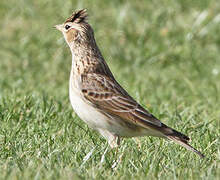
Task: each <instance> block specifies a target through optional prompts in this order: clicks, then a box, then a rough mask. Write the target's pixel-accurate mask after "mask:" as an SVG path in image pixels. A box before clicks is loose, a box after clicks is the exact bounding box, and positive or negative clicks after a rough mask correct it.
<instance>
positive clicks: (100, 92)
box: [82, 73, 161, 127]
mask: <svg viewBox="0 0 220 180" xmlns="http://www.w3.org/2000/svg"><path fill="white" fill-rule="evenodd" d="M82 93H83V96H84V97H85V98H86V99H87V100H88V101H89V102H90V103H92V104H93V105H94V106H96V107H98V108H99V109H100V110H102V111H105V112H107V113H109V114H111V115H113V116H114V115H115V116H118V117H120V118H122V119H123V120H126V121H127V122H128V123H131V124H135V125H136V126H142V127H146V126H147V127H148V126H152V125H154V126H156V127H161V122H160V120H158V119H157V118H156V117H154V116H153V115H152V114H150V113H149V112H148V111H147V110H145V109H144V108H143V107H142V106H141V105H140V104H138V103H137V102H136V101H135V100H134V99H133V98H132V97H131V96H129V95H128V93H127V92H126V91H125V90H124V89H123V88H122V87H121V86H120V85H119V84H118V83H117V82H116V81H115V79H113V78H110V77H107V76H103V75H99V74H96V73H90V74H87V75H84V76H83V81H82Z"/></svg>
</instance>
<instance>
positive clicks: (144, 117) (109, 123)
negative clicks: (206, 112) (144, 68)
mask: <svg viewBox="0 0 220 180" xmlns="http://www.w3.org/2000/svg"><path fill="white" fill-rule="evenodd" d="M55 28H56V29H57V30H59V31H61V32H62V34H63V36H64V39H65V41H66V43H67V44H68V46H69V48H70V51H71V54H72V66H71V71H70V79H69V98H70V102H71V105H72V108H73V110H74V111H75V113H76V114H77V115H78V116H79V117H80V119H81V120H83V121H84V122H85V123H87V124H88V126H89V127H90V128H92V129H94V130H96V131H98V132H99V133H100V134H101V135H102V136H103V137H104V138H105V139H106V140H107V142H108V144H109V145H110V147H111V148H115V147H118V146H119V145H120V139H121V138H131V137H139V136H155V137H160V138H164V139H168V140H172V141H174V142H175V143H177V144H179V145H181V146H183V147H185V148H186V149H188V150H190V151H192V152H195V153H197V154H198V155H199V156H200V157H201V158H204V157H205V156H204V155H203V154H202V153H201V152H200V151H198V150H196V149H195V148H194V147H192V146H191V145H190V144H189V140H190V138H189V137H188V136H186V135H184V134H182V133H181V132H178V131H176V130H174V129H173V128H171V127H168V126H167V125H165V124H164V123H162V122H161V121H160V120H159V119H157V118H156V117H155V116H154V115H153V114H151V113H150V112H149V111H148V110H147V109H145V108H144V107H143V106H141V105H140V104H139V103H138V102H137V101H136V100H135V99H134V98H133V97H131V96H130V95H129V94H128V93H127V91H126V90H125V89H123V87H122V86H121V85H120V84H119V83H118V82H117V81H116V79H115V78H114V76H113V74H112V72H111V70H110V68H109V67H108V65H107V63H106V61H105V59H104V57H103V56H102V54H101V51H100V49H99V48H98V45H97V43H96V40H95V37H94V31H93V28H92V27H91V25H90V24H89V23H88V13H87V10H86V9H81V10H78V11H75V12H73V13H72V15H71V16H70V17H68V18H67V19H66V20H65V22H64V23H62V24H58V25H55Z"/></svg>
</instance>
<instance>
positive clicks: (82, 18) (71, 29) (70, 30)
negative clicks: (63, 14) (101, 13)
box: [55, 9, 94, 47]
mask: <svg viewBox="0 0 220 180" xmlns="http://www.w3.org/2000/svg"><path fill="white" fill-rule="evenodd" d="M87 17H88V15H87V11H86V9H82V10H79V11H76V12H74V13H73V14H72V15H71V16H70V17H69V18H67V19H66V21H65V22H64V23H63V24H59V25H56V26H55V27H56V29H58V30H59V31H61V32H62V33H63V35H64V38H65V40H66V42H67V44H68V45H69V46H70V47H71V46H72V45H73V44H75V45H76V44H81V43H86V44H88V43H90V42H92V41H93V39H94V37H93V30H92V28H91V26H90V25H89V24H88V22H87Z"/></svg>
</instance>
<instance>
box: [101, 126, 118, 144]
mask: <svg viewBox="0 0 220 180" xmlns="http://www.w3.org/2000/svg"><path fill="white" fill-rule="evenodd" d="M98 131H99V133H100V134H101V135H102V136H103V137H104V138H105V139H106V140H107V141H108V144H109V145H110V147H111V148H116V147H118V145H119V144H120V139H119V136H116V135H114V134H112V133H110V132H109V131H107V130H102V129H99V130H98Z"/></svg>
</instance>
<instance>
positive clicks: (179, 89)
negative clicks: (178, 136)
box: [0, 0, 220, 180]
mask: <svg viewBox="0 0 220 180" xmlns="http://www.w3.org/2000/svg"><path fill="white" fill-rule="evenodd" d="M81 8H87V9H88V12H89V14H90V16H89V22H90V23H91V25H92V27H93V28H94V31H95V37H96V40H97V43H98V45H99V47H100V49H101V51H102V53H103V56H104V57H105V59H106V61H107V63H108V64H109V66H110V68H111V70H112V72H113V74H114V75H115V78H116V79H117V80H118V81H119V82H120V83H121V84H122V86H123V87H124V88H125V89H126V90H127V91H128V92H129V93H130V94H131V95H132V96H133V97H134V98H135V99H136V100H137V101H138V102H140V103H141V104H142V105H143V106H144V107H146V108H147V109H148V110H149V111H150V112H152V113H153V114H154V115H155V116H156V117H158V118H159V119H161V121H162V122H164V123H165V124H167V125H169V126H171V127H173V128H175V129H177V130H179V131H181V132H182V133H184V134H187V135H188V136H190V137H191V144H192V145H193V146H194V147H196V148H197V149H198V150H200V151H202V152H203V153H204V154H205V155H206V158H204V159H200V158H199V157H198V156H197V155H196V154H194V153H192V152H189V151H187V150H185V149H184V148H182V147H180V146H179V145H176V144H174V143H170V142H168V141H165V140H163V139H159V138H153V137H142V138H138V140H136V139H125V140H123V141H122V143H121V146H120V147H119V148H118V150H108V151H107V152H106V154H105V157H104V156H103V154H104V152H105V150H106V147H107V144H106V141H105V140H104V139H102V138H101V137H100V136H99V135H98V134H97V133H96V132H94V131H93V130H91V129H89V128H88V127H87V125H86V124H84V123H83V122H82V121H81V120H80V119H79V118H78V117H77V115H76V114H75V113H74V112H73V110H72V108H71V105H70V102H69V98H68V80H69V72H70V67H71V53H70V50H69V49H68V47H67V45H66V43H65V42H64V39H63V37H62V34H61V33H60V32H58V31H57V30H55V29H54V28H53V26H54V25H56V24H60V23H62V22H64V20H65V18H67V17H68V16H69V15H70V14H71V13H72V12H73V11H75V10H77V9H81ZM219 12H220V3H219V2H218V1H217V0H200V1H190V0H184V1H176V0H171V1H168V0H165V1H162V0H158V1H144V0H141V1H123V0H120V1H107V0H95V1H86V0H80V1H69V0H68V1H53V0H47V1H45V0H38V1H34V0H29V1H27V0H10V1H7V0H1V1H0V19H1V21H0V39H1V40H0V174H1V175H0V179H62V180H63V179H129V178H135V179H219V178H220V163H219V160H220V151H219V146H220V144H219V135H220V128H219V117H220V108H219V107H220V59H219V57H220V28H219V24H220V13H219Z"/></svg>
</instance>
